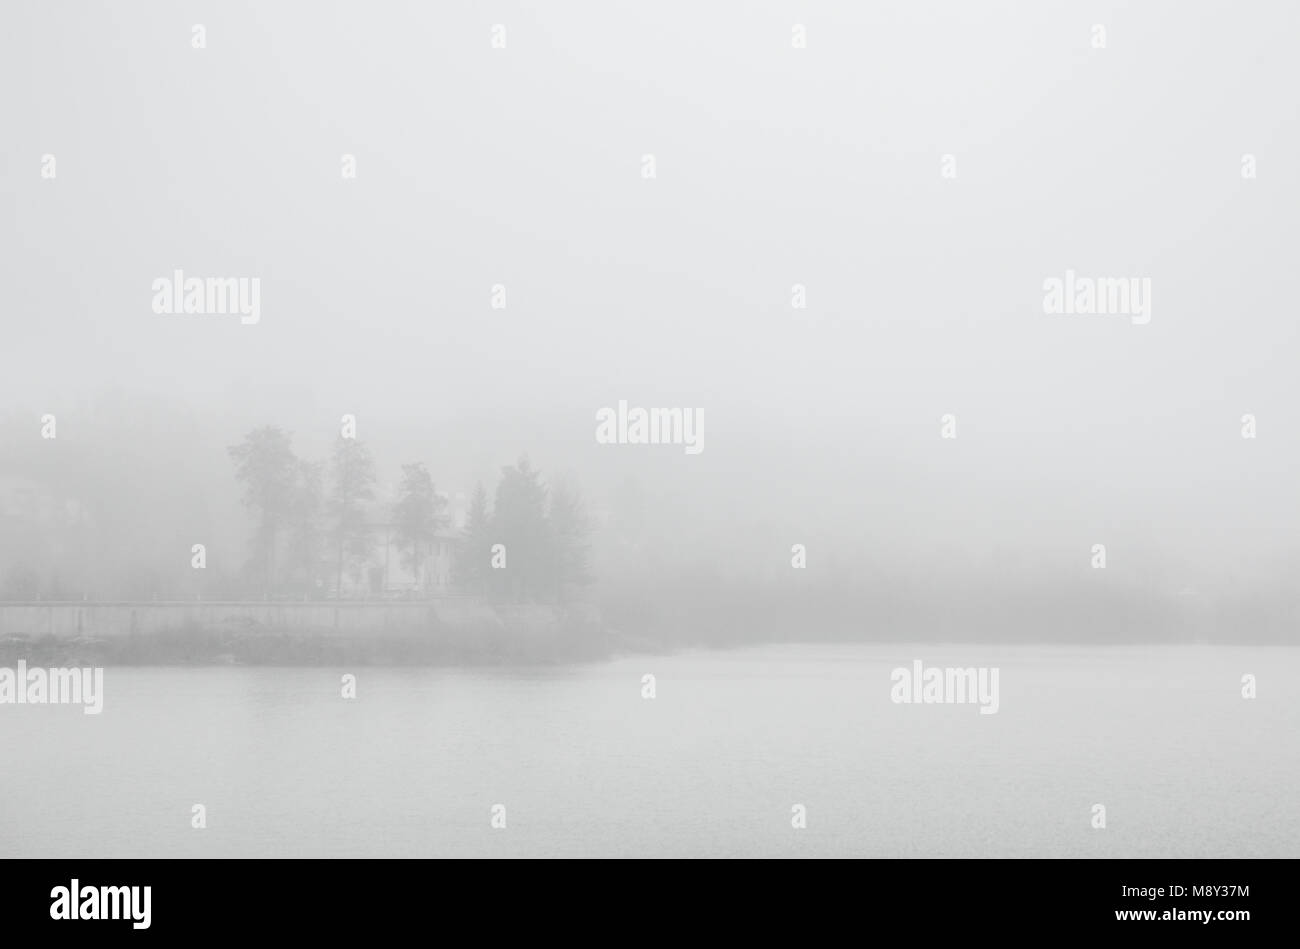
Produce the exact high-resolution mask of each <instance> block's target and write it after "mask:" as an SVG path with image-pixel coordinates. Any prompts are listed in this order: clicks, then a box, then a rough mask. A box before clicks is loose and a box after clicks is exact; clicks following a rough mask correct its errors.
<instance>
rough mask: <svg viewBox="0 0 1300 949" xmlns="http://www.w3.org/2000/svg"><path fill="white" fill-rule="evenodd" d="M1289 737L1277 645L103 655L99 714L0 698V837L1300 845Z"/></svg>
mask: <svg viewBox="0 0 1300 949" xmlns="http://www.w3.org/2000/svg"><path fill="white" fill-rule="evenodd" d="M913 659H922V660H924V662H925V663H926V665H927V666H929V665H951V666H996V667H998V668H999V670H1000V674H999V691H1000V696H999V698H1000V708H999V710H998V712H997V714H994V715H981V714H979V712H978V708H977V706H975V705H903V704H894V703H893V702H892V701H891V700H890V671H891V670H892V669H893V668H895V667H898V666H910V665H911V662H912V660H913ZM347 672H351V673H354V674H356V676H357V697H356V699H354V700H344V699H343V698H341V697H340V677H341V675H342V674H343V673H347ZM1245 673H1252V674H1254V675H1255V676H1257V678H1258V689H1259V694H1258V697H1257V698H1255V699H1253V700H1247V699H1243V698H1242V695H1241V677H1242V675H1243V674H1245ZM645 674H653V675H654V676H655V687H656V697H655V698H654V699H644V698H642V695H641V693H642V676H643V675H645ZM1297 736H1300V650H1297V649H1288V648H1248V647H1242V648H1224V647H1131V648H1084V647H1080V648H1063V647H1003V646H999V647H956V646H925V647H908V646H787V647H770V648H758V649H752V650H742V651H735V652H693V653H683V654H678V655H674V656H667V657H642V658H634V659H624V660H618V661H613V662H603V663H594V664H590V665H576V666H566V667H555V668H545V669H491V670H485V669H479V670H447V669H393V668H367V667H362V668H353V669H325V668H320V669H287V668H236V667H222V668H110V669H108V670H107V672H106V674H105V699H104V710H103V713H102V714H101V715H99V716H88V715H84V714H83V713H82V711H81V709H80V708H78V707H70V706H14V705H0V856H19V857H149V856H193V857H200V856H217V857H227V856H265V857H270V856H276V857H280V856H307V857H350V856H404V857H441V856H485V857H505V856H622V857H658V856H865V857H912V856H938V857H977V856H1000V857H1017V856H1060V857H1067V856H1068V857H1076V856H1079V857H1093V856H1098V857H1100V856H1125V857H1154V856H1172V857H1202V856H1225V857H1233V856H1243V857H1254V856H1280V857H1295V856H1300V795H1298V794H1297V788H1300V741H1298V740H1297ZM196 803H201V804H203V805H204V806H205V807H206V809H207V828H206V829H204V830H195V829H193V828H191V826H190V817H191V807H192V805H194V804H196ZM1097 803H1101V804H1104V805H1105V807H1106V823H1107V826H1106V828H1105V829H1104V830H1094V829H1093V828H1092V826H1091V819H1092V806H1093V805H1094V804H1097ZM495 804H502V805H504V806H505V809H506V811H505V813H506V827H505V829H494V828H493V827H492V826H491V824H490V821H491V816H492V814H491V811H492V807H493V805H495ZM795 804H801V805H803V806H804V807H805V808H806V813H807V827H806V829H801V830H796V829H794V828H792V826H791V814H792V810H791V808H792V806H793V805H795Z"/></svg>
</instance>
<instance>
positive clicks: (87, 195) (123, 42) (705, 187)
mask: <svg viewBox="0 0 1300 949" xmlns="http://www.w3.org/2000/svg"><path fill="white" fill-rule="evenodd" d="M859 6H860V7H863V9H856V7H859ZM0 18H2V20H3V23H4V26H3V28H2V29H0V106H2V115H3V123H2V124H0V129H3V135H2V136H0V194H3V196H4V198H5V201H4V205H5V207H4V209H3V210H4V217H5V219H6V221H7V222H11V223H9V226H6V227H5V228H4V229H3V230H0V280H2V286H3V293H2V294H0V322H2V323H3V345H2V346H0V411H3V413H5V414H8V413H11V412H18V413H30V414H31V417H32V427H31V432H32V437H38V432H39V428H38V423H37V419H38V418H39V416H40V414H42V413H45V412H52V413H55V414H57V415H58V416H59V420H60V421H59V423H60V438H61V439H63V438H69V439H74V438H76V437H77V419H78V413H79V412H80V411H81V410H80V409H79V406H85V405H88V404H89V403H90V402H92V401H95V400H98V399H100V398H102V397H104V395H105V394H106V393H109V392H113V391H117V392H121V393H128V394H143V395H147V396H154V397H158V398H162V399H165V400H167V401H168V402H169V403H172V404H174V405H175V406H176V407H177V410H178V411H184V412H186V413H191V417H193V418H196V419H198V420H200V421H199V423H198V424H199V426H200V430H201V431H202V432H203V433H204V434H206V433H207V432H208V431H209V429H208V428H206V427H210V435H211V438H210V446H211V447H210V452H211V464H212V465H213V466H224V465H227V464H228V463H227V462H226V460H225V457H224V448H225V446H226V445H227V444H230V443H231V442H232V441H234V440H235V439H237V438H238V436H239V435H240V434H242V432H243V431H245V430H247V429H248V428H250V427H252V426H253V425H257V424H264V423H274V424H280V425H283V426H285V427H287V428H290V429H293V430H294V432H295V433H296V435H297V437H298V438H299V440H300V442H301V443H302V444H304V445H305V446H314V447H316V448H317V449H318V453H320V454H323V452H324V448H325V446H327V445H328V442H329V440H330V439H331V438H332V437H333V436H334V434H336V432H337V427H338V419H339V416H340V415H341V414H343V413H355V414H356V415H357V416H358V419H359V422H360V436H361V437H362V438H363V439H365V440H366V441H367V442H369V443H370V444H372V445H373V447H374V449H375V451H376V454H377V455H378V456H379V457H380V458H381V459H383V460H385V461H386V463H387V464H389V466H390V467H391V466H393V465H395V464H397V463H398V462H400V461H406V460H417V459H418V460H424V461H426V462H427V463H428V464H429V466H430V468H431V470H432V471H433V472H434V475H435V477H436V478H437V479H438V480H439V483H440V486H441V485H444V484H445V485H446V486H448V487H450V488H452V489H453V490H463V489H466V488H468V487H470V486H471V485H472V481H473V479H475V478H487V477H491V474H492V472H494V471H495V470H496V469H497V468H498V467H499V466H500V465H502V464H505V463H508V462H509V461H511V460H513V458H514V457H515V456H516V455H518V454H519V453H520V452H525V451H526V452H528V453H529V454H530V455H531V456H533V458H534V459H535V460H536V461H537V462H538V463H539V465H540V466H541V467H542V468H543V469H544V470H564V471H571V472H573V473H575V474H576V475H577V476H578V477H579V478H580V479H581V481H582V483H583V484H584V487H585V488H586V490H587V491H588V493H589V494H590V495H591V496H592V497H593V499H594V501H595V502H596V503H597V504H599V503H601V499H602V498H604V497H605V496H607V495H609V494H611V493H612V492H614V491H615V490H616V486H617V485H618V484H620V483H622V482H623V481H624V480H625V479H627V478H629V477H632V478H635V479H637V480H638V482H639V483H640V484H642V485H643V488H644V490H645V492H646V494H647V496H648V498H649V500H648V502H647V503H648V504H649V505H650V506H651V507H652V508H655V510H656V511H657V513H658V515H659V516H661V517H662V518H663V519H664V520H665V521H666V522H667V523H671V524H674V525H678V526H679V528H680V529H681V530H682V532H683V536H684V537H693V538H699V537H706V538H707V539H708V544H707V545H705V547H704V548H702V549H705V550H708V551H711V552H712V553H713V554H714V555H718V556H721V555H723V554H725V552H726V551H727V550H728V549H730V548H731V547H733V546H734V547H738V548H744V549H746V550H750V551H752V548H753V547H754V545H755V544H760V545H766V544H769V543H770V544H773V545H775V546H774V548H773V549H774V554H773V556H774V557H776V558H778V559H780V558H781V557H783V556H785V557H788V550H789V544H790V543H792V542H796V541H802V542H805V543H809V544H810V566H811V565H813V564H815V557H816V550H817V547H816V546H815V545H817V544H819V543H820V544H823V545H827V546H837V547H839V548H842V549H846V550H848V549H857V548H860V547H865V548H870V549H872V550H874V551H875V552H876V553H877V554H878V555H880V556H881V557H884V558H886V559H887V558H888V557H889V556H890V551H894V552H896V554H897V556H899V557H913V558H915V563H916V569H918V570H922V571H924V570H925V569H927V566H926V565H927V563H930V562H932V561H930V560H927V558H939V561H941V560H942V558H943V557H945V556H947V555H946V553H945V551H947V550H949V549H950V548H956V549H960V550H965V551H979V552H981V555H982V556H989V557H996V556H1006V557H1008V558H1010V559H1011V560H1013V561H1014V560H1017V558H1018V559H1019V561H1026V562H1034V561H1037V560H1045V561H1047V562H1052V563H1057V562H1059V563H1061V564H1069V563H1076V562H1077V563H1078V564H1079V565H1080V566H1081V567H1083V566H1086V563H1087V549H1088V547H1089V546H1090V545H1091V544H1092V543H1096V542H1105V543H1107V544H1108V546H1109V547H1110V549H1111V557H1112V568H1114V567H1119V568H1120V569H1124V565H1125V563H1126V556H1127V562H1128V563H1130V564H1132V563H1135V562H1136V561H1137V552H1138V551H1142V552H1143V553H1142V557H1143V558H1144V559H1143V561H1142V562H1143V563H1144V564H1145V565H1146V567H1147V568H1151V567H1153V565H1157V564H1158V565H1159V566H1160V567H1161V568H1162V569H1167V570H1169V571H1171V572H1172V573H1173V574H1174V576H1173V577H1172V578H1171V580H1170V582H1171V583H1173V584H1175V585H1179V584H1181V583H1183V582H1192V583H1200V582H1202V579H1203V578H1205V577H1220V578H1222V577H1224V576H1226V575H1229V574H1232V573H1234V572H1245V573H1249V572H1250V571H1252V570H1255V569H1261V570H1270V569H1279V570H1280V569H1282V567H1283V566H1284V565H1286V564H1289V563H1294V562H1295V561H1294V559H1293V558H1294V551H1296V549H1297V548H1298V546H1300V545H1297V543H1296V531H1297V528H1298V527H1300V523H1298V522H1297V521H1298V518H1297V513H1298V512H1297V502H1296V496H1297V485H1298V483H1300V477H1298V476H1300V398H1297V397H1298V396H1300V382H1298V381H1297V376H1298V373H1297V370H1296V366H1297V357H1298V356H1300V333H1298V332H1297V320H1298V319H1300V314H1298V313H1297V310H1296V304H1295V295H1294V293H1293V288H1292V286H1291V283H1292V274H1293V272H1294V265H1295V261H1296V258H1297V251H1298V250H1300V234H1298V233H1297V227H1298V226H1300V225H1298V224H1297V215H1296V213H1295V210H1296V207H1297V199H1298V198H1300V188H1298V187H1297V183H1296V174H1295V172H1296V169H1297V168H1300V153H1298V147H1300V135H1298V134H1297V122H1298V121H1300V120H1298V118H1297V112H1298V109H1297V97H1298V95H1300V82H1297V77H1296V66H1295V54H1294V41H1295V37H1296V36H1297V35H1300V6H1297V5H1295V4H1293V3H1284V2H1272V3H1252V4H1248V5H1245V6H1244V7H1243V6H1241V5H1238V4H1231V3H1202V2H1195V3H1173V2H1160V3H1143V4H1140V5H1132V4H1118V3H1094V4H1077V3H1063V2H1052V3H1041V2H1040V3H1034V2H1019V3H981V4H968V3H960V2H946V3H905V2H891V3H886V4H860V5H859V4H853V5H848V4H836V5H834V6H832V5H830V4H818V3H752V2H744V3H741V2H730V3H718V4H707V5H701V4H693V3H681V2H675V0H669V2H658V3H653V4H617V5H608V4H602V3H596V2H584V3H554V4H546V5H545V7H544V8H543V9H536V8H534V7H533V5H527V4H508V3H497V4H492V5H488V6H482V5H477V4H465V5H455V6H449V5H445V4H437V5H433V4H429V5H425V4H397V3H385V2H380V3H374V4H350V5H332V4H325V3H275V4H258V5H254V4H250V3H223V4H220V5H208V4H199V3H175V4H172V3H157V2H150V3H133V4H116V5H112V6H108V5H105V6H103V7H95V6H92V5H88V4H78V5H66V4H48V3H37V2H29V0H23V2H9V3H6V5H5V7H4V12H3V14H0ZM195 23H203V24H204V25H205V27H206V29H207V48H206V49H203V50H195V49H193V48H192V47H191V44H190V39H191V32H190V29H191V26H192V25H193V24H195ZM494 23H501V24H504V25H505V27H506V30H507V38H508V40H507V48H506V49H504V50H494V49H492V48H491V47H490V30H491V27H492V25H493V24H494ZM796 23H801V24H804V25H806V27H807V31H808V48H807V49H803V50H795V49H792V48H791V42H790V39H791V27H792V25H793V24H796ZM1096 23H1100V24H1104V25H1105V27H1106V31H1107V48H1106V49H1103V50H1096V49H1093V48H1091V45H1090V40H1091V28H1092V25H1093V24H1096ZM47 153H49V154H53V155H55V156H56V158H57V169H58V171H57V179H55V180H53V181H50V180H42V178H41V177H40V168H41V156H42V155H44V154H47ZM345 153H351V154H354V155H355V156H356V159H357V178H356V180H352V181H345V180H342V179H341V176H340V156H341V155H343V154H345ZM647 153H649V154H653V155H654V156H655V160H656V164H657V178H656V179H655V180H651V181H648V180H643V178H642V177H641V158H642V156H643V155H645V154H647ZM1245 153H1251V154H1254V155H1255V156H1257V161H1258V178H1257V179H1255V180H1243V178H1242V176H1241V174H1240V167H1241V158H1242V155H1243V154H1245ZM945 154H952V155H954V156H956V167H957V177H956V178H955V180H946V179H944V178H942V177H941V176H940V162H941V159H942V156H943V155H945ZM176 268H181V269H183V270H185V271H186V273H187V274H188V275H195V276H236V277H260V278H261V281H262V300H261V306H262V314H261V321H260V323H258V324H257V325H255V326H244V325H241V324H240V321H239V319H238V317H230V316H166V315H158V314H155V313H154V312H153V311H152V309H151V307H150V302H151V291H150V285H151V282H152V281H153V280H154V279H155V278H156V277H159V276H165V275H169V274H170V273H171V272H172V270H173V269H176ZM1067 269H1073V270H1075V271H1077V272H1078V273H1080V274H1083V275H1091V276H1111V277H1147V278H1150V279H1151V281H1152V284H1153V293H1152V318H1151V322H1150V323H1149V324H1148V325H1145V326H1137V325H1133V324H1131V323H1130V322H1129V320H1127V319H1126V318H1123V317H1101V316H1070V317H1063V316H1047V315H1044V313H1043V308H1042V300H1043V281H1044V279H1046V278H1049V277H1054V276H1055V277H1060V276H1062V275H1063V274H1064V272H1065V271H1066V270H1067ZM497 283H500V284H504V285H505V286H506V288H507V300H508V305H507V308H506V309H504V310H494V309H492V308H491V307H490V305H489V302H490V292H491V288H492V285H493V284H497ZM795 283H803V284H805V285H806V286H807V294H808V308H807V309H806V310H794V309H792V308H791V305H790V292H791V285H792V284H795ZM620 399H625V400H627V401H629V402H630V403H632V404H633V405H643V406H692V407H699V408H702V409H703V412H704V416H705V442H704V444H705V450H704V452H703V453H702V454H700V455H695V456H691V455H686V454H685V453H683V452H682V450H681V449H680V448H675V447H667V446H598V445H596V443H595V440H594V437H593V432H594V427H595V412H596V410H597V409H599V408H600V407H602V406H612V405H616V404H617V402H618V400H620ZM944 413H953V414H955V415H956V416H957V417H958V426H959V429H958V438H957V439H956V440H953V441H947V440H941V439H940V438H939V419H940V416H941V415H943V414H944ZM1245 413H1253V414H1255V415H1256V416H1257V418H1258V424H1259V436H1258V438H1257V439H1256V440H1254V441H1249V440H1244V439H1242V438H1241V437H1240V428H1241V423H1240V418H1241V416H1242V415H1243V414H1245ZM124 424H125V423H124ZM126 427H127V428H129V427H130V426H129V425H127V426H126ZM193 436H194V433H193V432H191V433H189V437H190V438H193ZM153 437H165V433H156V434H155V435H154V436H153ZM0 450H3V449H2V448H0ZM121 450H122V451H123V452H124V453H126V454H128V455H130V454H132V453H135V454H138V457H139V460H140V463H141V465H147V464H148V462H149V459H150V446H149V443H148V439H147V438H141V439H138V440H136V441H134V443H133V444H130V445H123V446H122V449H121ZM224 474H225V472H224V470H223V476H224ZM1125 551H1128V552H1129V554H1128V555H1126V554H1125Z"/></svg>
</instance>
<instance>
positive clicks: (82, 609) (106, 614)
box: [0, 597, 559, 639]
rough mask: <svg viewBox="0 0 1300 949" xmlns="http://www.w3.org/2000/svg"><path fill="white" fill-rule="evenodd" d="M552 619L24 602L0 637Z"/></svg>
mask: <svg viewBox="0 0 1300 949" xmlns="http://www.w3.org/2000/svg"><path fill="white" fill-rule="evenodd" d="M558 622H559V615H558V613H557V611H556V610H554V609H553V608H551V607H548V606H511V607H494V606H492V605H489V604H485V603H483V602H481V601H479V600H477V599H475V598H472V597H446V598H443V599H435V600H422V601H404V602H378V603H367V602H357V603H348V602H341V603H321V602H316V603H310V602H309V603H275V602H258V601H250V602H240V603H232V602H211V603H204V602H193V603H191V602H143V603H118V602H115V603H93V602H71V603H68V602H35V603H32V602H28V603H0V637H2V636H31V637H40V636H55V637H58V638H66V639H72V638H76V637H82V636H84V637H89V638H92V639H115V638H119V637H123V636H129V635H131V634H132V633H142V634H148V633H160V632H168V631H172V630H182V629H186V628H195V627H199V628H203V629H209V630H222V629H228V630H231V631H242V632H250V631H254V630H257V629H265V630H268V631H276V632H289V631H300V632H319V633H322V634H327V633H331V632H336V633H338V634H340V635H353V634H356V633H376V634H383V633H416V634H424V635H428V634H431V633H433V634H436V633H437V631H438V630H439V629H471V628H483V629H486V628H496V629H511V630H515V629H517V630H520V631H521V632H525V633H532V632H544V631H546V630H549V629H552V628H554V627H555V626H556V625H557V624H558Z"/></svg>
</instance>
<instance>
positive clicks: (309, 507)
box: [286, 459, 324, 590]
mask: <svg viewBox="0 0 1300 949" xmlns="http://www.w3.org/2000/svg"><path fill="white" fill-rule="evenodd" d="M323 468H324V464H323V463H322V462H319V461H304V460H302V459H299V461H298V464H297V467H296V468H295V470H294V481H293V489H292V492H291V495H290V501H289V523H288V534H289V546H288V551H287V552H286V560H287V566H288V567H289V568H290V570H292V571H293V572H294V575H295V576H296V577H298V578H301V580H302V583H303V588H304V589H306V590H311V589H313V584H314V581H315V580H316V569H317V568H316V564H317V562H318V560H319V557H320V552H321V541H322V540H323V537H322V532H321V523H320V518H321V509H322V507H323V506H324V502H323V500H322V493H323V487H322V484H323Z"/></svg>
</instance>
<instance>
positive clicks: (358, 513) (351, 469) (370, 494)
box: [330, 436, 375, 597]
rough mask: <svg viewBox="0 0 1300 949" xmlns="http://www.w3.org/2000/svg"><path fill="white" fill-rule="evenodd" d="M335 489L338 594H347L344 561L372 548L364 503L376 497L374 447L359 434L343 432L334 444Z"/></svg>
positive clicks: (360, 556) (332, 497)
mask: <svg viewBox="0 0 1300 949" xmlns="http://www.w3.org/2000/svg"><path fill="white" fill-rule="evenodd" d="M333 474H334V490H333V493H332V494H331V495H330V510H331V512H332V513H333V515H334V540H335V543H336V544H337V546H338V554H339V559H338V564H339V568H338V587H337V594H338V596H340V597H341V596H342V595H343V565H344V563H345V562H346V561H347V560H349V559H353V560H362V559H364V558H365V557H367V556H369V554H370V548H371V537H370V528H369V526H368V525H367V524H366V513H365V507H364V504H365V502H366V501H372V500H374V497H375V490H374V484H375V462H374V459H373V458H371V456H370V449H368V448H367V447H366V446H365V445H364V444H362V443H361V442H359V441H357V440H356V439H355V438H343V437H341V436H340V438H339V439H338V441H337V442H335V444H334V457H333Z"/></svg>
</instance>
